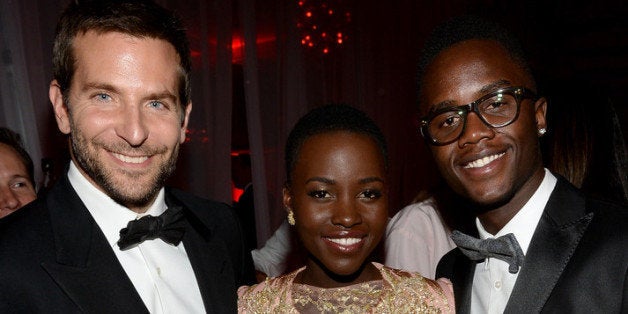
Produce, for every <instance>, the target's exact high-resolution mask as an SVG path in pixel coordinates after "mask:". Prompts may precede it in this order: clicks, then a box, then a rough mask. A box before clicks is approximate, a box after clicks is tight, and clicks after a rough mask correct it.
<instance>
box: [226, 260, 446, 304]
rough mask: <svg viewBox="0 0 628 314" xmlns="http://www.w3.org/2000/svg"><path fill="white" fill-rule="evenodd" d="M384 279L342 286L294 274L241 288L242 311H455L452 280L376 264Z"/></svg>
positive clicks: (239, 293) (239, 299)
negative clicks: (328, 285)
mask: <svg viewBox="0 0 628 314" xmlns="http://www.w3.org/2000/svg"><path fill="white" fill-rule="evenodd" d="M373 265H375V266H376V267H377V268H378V269H379V271H380V273H381V274H382V280H374V281H368V282H363V283H359V284H354V285H351V286H347V287H341V288H329V289H324V288H318V287H313V286H309V285H305V284H298V283H294V279H295V278H296V277H297V275H298V274H299V273H300V272H301V271H303V270H304V269H305V267H302V268H301V269H298V270H296V271H294V272H292V273H290V274H287V275H284V276H280V277H276V278H266V280H265V281H264V282H261V283H259V284H256V285H253V286H242V287H240V288H239V289H238V313H347V314H348V313H454V311H455V305H454V296H453V288H452V285H451V282H450V281H449V280H447V279H444V278H441V279H438V280H431V279H427V278H423V277H422V276H421V275H420V274H418V273H413V272H406V271H402V270H397V269H393V268H389V267H386V266H383V265H381V264H379V263H373Z"/></svg>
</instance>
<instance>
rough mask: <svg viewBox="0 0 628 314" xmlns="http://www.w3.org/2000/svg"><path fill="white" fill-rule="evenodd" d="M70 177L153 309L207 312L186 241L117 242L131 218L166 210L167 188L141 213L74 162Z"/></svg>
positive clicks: (142, 296) (134, 283) (158, 313)
mask: <svg viewBox="0 0 628 314" xmlns="http://www.w3.org/2000/svg"><path fill="white" fill-rule="evenodd" d="M68 178H69V180H70V184H72V187H73V188H74V190H76V193H77V194H78V195H79V197H80V198H81V200H82V201H83V203H84V204H85V206H86V207H87V209H88V210H89V213H90V214H91V215H92V217H93V218H94V220H95V221H96V223H97V224H98V227H100V230H102V232H103V233H104V235H105V237H106V238H107V241H108V242H109V245H111V247H112V249H113V252H114V253H115V254H116V257H117V258H118V260H119V261H120V264H121V265H122V268H123V269H124V271H125V272H126V274H127V275H128V276H129V279H130V280H131V282H132V283H133V286H135V290H137V292H138V293H139V295H140V297H141V298H142V301H143V302H144V304H145V305H146V307H147V308H148V310H149V311H150V312H151V313H155V314H161V313H205V307H204V305H203V299H202V297H201V292H200V290H199V287H198V283H197V282H196V277H195V276H194V271H193V269H192V265H191V264H190V261H189V259H188V256H187V253H186V252H185V248H184V247H183V242H181V243H179V245H178V246H173V245H171V244H168V243H166V242H164V241H162V240H161V239H159V238H158V239H154V240H147V241H144V242H142V243H141V244H139V245H136V246H132V247H131V248H129V249H126V250H124V251H122V250H120V248H119V247H118V245H117V244H116V243H117V242H118V239H119V238H120V229H122V228H125V227H126V226H127V223H128V222H129V221H131V220H134V219H138V218H140V217H141V216H145V215H152V216H158V215H160V214H161V213H163V212H164V211H165V210H166V202H165V199H164V189H163V188H162V189H161V190H160V191H159V194H158V196H157V198H156V199H155V202H154V203H153V204H152V205H151V206H150V208H149V209H148V210H147V211H146V213H144V214H141V215H139V214H137V213H135V212H133V211H132V210H130V209H128V208H126V207H124V206H122V205H120V204H118V203H116V202H115V201H114V200H112V199H111V198H110V197H109V196H107V195H106V194H105V193H103V192H102V191H100V190H98V189H97V188H96V187H95V186H93V185H92V184H91V183H90V182H89V181H88V180H87V179H86V178H85V177H84V176H83V175H82V173H81V172H80V171H79V170H78V168H77V167H76V165H75V164H74V162H72V163H71V164H70V170H69V171H68Z"/></svg>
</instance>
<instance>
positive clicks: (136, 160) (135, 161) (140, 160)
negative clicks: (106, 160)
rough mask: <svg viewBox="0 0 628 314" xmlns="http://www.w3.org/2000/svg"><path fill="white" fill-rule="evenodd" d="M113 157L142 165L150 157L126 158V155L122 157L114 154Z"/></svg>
mask: <svg viewBox="0 0 628 314" xmlns="http://www.w3.org/2000/svg"><path fill="white" fill-rule="evenodd" d="M113 156H115V157H116V158H118V159H120V160H122V161H124V162H128V163H131V164H141V163H143V162H145V161H146V160H147V159H148V157H146V156H140V157H131V156H125V155H121V154H116V153H113Z"/></svg>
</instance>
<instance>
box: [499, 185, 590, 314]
mask: <svg viewBox="0 0 628 314" xmlns="http://www.w3.org/2000/svg"><path fill="white" fill-rule="evenodd" d="M592 218H593V213H586V212H585V200H584V198H582V197H581V196H580V195H579V194H578V193H577V191H576V190H575V189H574V188H573V187H572V186H571V185H569V184H568V183H567V182H566V181H565V180H564V179H562V178H559V181H558V183H557V184H556V188H555V189H554V191H553V192H552V195H551V196H550V199H549V201H548V203H547V206H546V207H545V211H544V212H543V216H541V220H540V221H539V224H538V226H537V228H536V230H535V232H534V235H533V236H532V241H531V242H530V247H529V248H528V252H527V254H526V258H525V262H524V264H523V267H522V268H521V271H520V273H519V276H518V278H517V282H516V283H515V286H514V288H513V291H512V294H511V296H510V299H509V301H508V304H507V305H506V310H505V313H538V312H540V311H541V309H542V308H543V305H544V304H545V302H546V301H547V299H548V298H549V296H550V294H551V292H552V290H553V289H554V286H555V285H556V282H557V281H558V279H559V278H560V276H561V274H562V273H563V270H564V269H565V266H566V265H567V263H568V262H569V259H570V258H571V256H572V254H573V252H574V251H575V249H576V246H577V245H578V242H579V241H580V238H581V237H582V234H583V233H584V231H585V230H586V228H587V226H588V225H589V223H590V222H591V219H592ZM583 288H584V287H583Z"/></svg>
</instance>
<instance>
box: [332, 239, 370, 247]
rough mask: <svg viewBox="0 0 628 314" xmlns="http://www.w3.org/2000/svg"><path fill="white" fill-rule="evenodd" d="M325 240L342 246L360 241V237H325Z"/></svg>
mask: <svg viewBox="0 0 628 314" xmlns="http://www.w3.org/2000/svg"><path fill="white" fill-rule="evenodd" d="M327 240H329V241H331V242H334V243H336V244H339V245H342V246H350V245H354V244H357V243H360V241H362V239H361V238H327Z"/></svg>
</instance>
